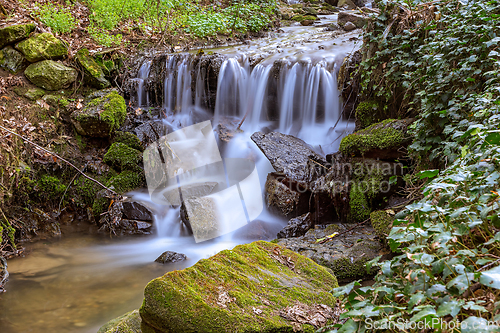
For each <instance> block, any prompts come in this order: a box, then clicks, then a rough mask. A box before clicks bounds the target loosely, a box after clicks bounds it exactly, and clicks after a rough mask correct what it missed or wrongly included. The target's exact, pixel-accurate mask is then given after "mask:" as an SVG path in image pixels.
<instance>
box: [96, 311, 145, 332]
mask: <svg viewBox="0 0 500 333" xmlns="http://www.w3.org/2000/svg"><path fill="white" fill-rule="evenodd" d="M97 333H147V331H146V330H141V316H140V315H139V310H134V311H130V312H129V313H126V314H124V315H123V316H121V317H118V318H116V319H113V320H111V321H110V322H108V323H107V324H105V325H104V326H103V327H101V328H100V329H99V331H97ZM151 333H154V331H151Z"/></svg>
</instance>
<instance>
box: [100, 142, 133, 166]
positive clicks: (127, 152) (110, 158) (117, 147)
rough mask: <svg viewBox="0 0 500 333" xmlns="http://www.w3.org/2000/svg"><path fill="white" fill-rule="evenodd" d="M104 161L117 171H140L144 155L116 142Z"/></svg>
mask: <svg viewBox="0 0 500 333" xmlns="http://www.w3.org/2000/svg"><path fill="white" fill-rule="evenodd" d="M103 161H104V163H106V164H108V165H110V166H112V167H114V168H116V169H117V170H140V167H139V164H140V163H141V161H142V154H141V152H140V151H139V150H137V149H134V148H130V147H129V146H127V145H126V144H124V143H121V142H115V143H113V144H112V145H111V147H110V148H109V150H108V152H107V153H106V155H104V159H103Z"/></svg>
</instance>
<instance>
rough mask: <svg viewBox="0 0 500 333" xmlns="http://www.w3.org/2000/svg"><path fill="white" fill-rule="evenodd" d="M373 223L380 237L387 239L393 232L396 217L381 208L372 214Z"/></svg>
mask: <svg viewBox="0 0 500 333" xmlns="http://www.w3.org/2000/svg"><path fill="white" fill-rule="evenodd" d="M370 219H371V223H372V226H373V229H375V233H376V234H377V236H378V237H380V239H383V240H385V239H386V237H387V235H389V233H390V232H391V228H392V222H393V221H394V217H393V216H391V215H390V214H389V213H387V212H386V211H385V210H379V211H376V212H373V213H371V214H370Z"/></svg>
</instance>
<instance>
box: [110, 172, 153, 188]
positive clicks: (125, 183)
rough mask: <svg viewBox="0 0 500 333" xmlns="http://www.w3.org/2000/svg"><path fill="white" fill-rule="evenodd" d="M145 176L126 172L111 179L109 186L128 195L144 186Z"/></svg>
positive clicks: (139, 173)
mask: <svg viewBox="0 0 500 333" xmlns="http://www.w3.org/2000/svg"><path fill="white" fill-rule="evenodd" d="M144 182H145V178H144V174H143V173H142V172H139V171H132V170H125V171H123V172H121V173H120V174H119V175H117V176H114V177H111V179H110V180H109V182H108V186H113V187H114V188H115V191H116V192H118V193H126V192H130V191H132V190H135V189H137V188H139V187H141V186H143V185H144Z"/></svg>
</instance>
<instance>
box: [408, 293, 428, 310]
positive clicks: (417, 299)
mask: <svg viewBox="0 0 500 333" xmlns="http://www.w3.org/2000/svg"><path fill="white" fill-rule="evenodd" d="M425 299H426V297H425V295H424V294H422V292H418V293H417V294H414V295H412V296H411V297H410V300H409V301H408V309H410V310H411V309H412V308H413V307H414V306H415V305H418V304H420V303H421V302H422V300H425Z"/></svg>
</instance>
